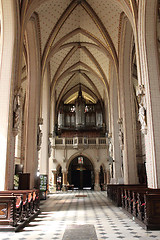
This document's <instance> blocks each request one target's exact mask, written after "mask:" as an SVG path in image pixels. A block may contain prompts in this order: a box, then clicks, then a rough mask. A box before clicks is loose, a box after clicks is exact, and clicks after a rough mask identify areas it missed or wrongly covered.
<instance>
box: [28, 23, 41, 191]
mask: <svg viewBox="0 0 160 240" xmlns="http://www.w3.org/2000/svg"><path fill="white" fill-rule="evenodd" d="M26 28H27V31H26V32H27V46H26V47H27V52H28V63H29V66H28V69H29V70H28V79H27V80H26V81H28V86H27V92H26V109H25V111H26V118H25V132H26V134H25V154H24V158H25V161H24V162H25V166H24V171H25V172H26V173H30V188H33V187H35V183H36V182H35V181H36V178H37V169H38V153H37V140H38V138H37V137H38V136H37V132H38V130H37V127H38V116H39V101H40V80H41V77H40V65H39V64H40V56H39V52H38V49H37V44H38V43H37V42H36V40H37V38H36V29H35V25H34V22H33V21H29V22H28V24H27V27H26Z"/></svg>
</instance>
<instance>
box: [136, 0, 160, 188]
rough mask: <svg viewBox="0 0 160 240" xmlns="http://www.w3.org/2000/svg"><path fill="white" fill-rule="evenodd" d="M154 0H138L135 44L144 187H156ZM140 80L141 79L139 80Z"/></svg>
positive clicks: (159, 125)
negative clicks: (143, 123) (142, 108)
mask: <svg viewBox="0 0 160 240" xmlns="http://www.w3.org/2000/svg"><path fill="white" fill-rule="evenodd" d="M157 4H158V1H157V0H146V1H145V3H143V1H142V2H141V1H140V4H139V7H140V9H139V11H140V12H139V28H138V31H139V45H140V46H141V52H140V59H141V63H142V64H141V73H142V79H140V80H139V84H140V85H141V84H143V85H144V88H145V98H146V118H147V132H146V134H145V148H146V170H147V181H148V187H150V188H160V134H159V129H160V121H159V119H160V111H159V109H160V91H159V87H160V85H159V83H160V68H159V60H158V48H157V44H158V43H157V34H156V31H157V30H156V26H157V23H156V21H157ZM140 81H141V82H140Z"/></svg>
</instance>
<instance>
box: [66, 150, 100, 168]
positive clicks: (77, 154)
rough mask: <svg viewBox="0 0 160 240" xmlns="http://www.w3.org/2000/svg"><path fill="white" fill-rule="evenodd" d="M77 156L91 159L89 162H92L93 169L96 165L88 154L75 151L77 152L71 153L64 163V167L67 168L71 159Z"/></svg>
mask: <svg viewBox="0 0 160 240" xmlns="http://www.w3.org/2000/svg"><path fill="white" fill-rule="evenodd" d="M78 156H84V157H86V158H88V159H89V160H90V161H91V163H92V165H93V167H94V169H95V167H96V166H95V162H94V159H93V158H92V157H91V156H90V155H89V154H87V153H82V152H77V153H75V154H73V155H72V156H71V157H70V158H69V159H68V161H67V164H66V169H68V167H69V165H70V163H71V162H72V160H73V159H74V158H76V157H78Z"/></svg>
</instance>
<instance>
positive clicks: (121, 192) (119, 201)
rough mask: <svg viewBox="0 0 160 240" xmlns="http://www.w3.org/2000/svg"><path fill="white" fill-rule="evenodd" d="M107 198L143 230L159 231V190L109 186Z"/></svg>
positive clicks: (139, 186)
mask: <svg viewBox="0 0 160 240" xmlns="http://www.w3.org/2000/svg"><path fill="white" fill-rule="evenodd" d="M107 196H108V197H109V198H110V199H111V200H112V201H113V202H114V203H115V204H116V206H118V207H122V209H123V210H124V211H125V212H126V213H127V214H128V215H129V216H130V217H132V218H133V219H134V220H135V221H137V222H138V223H139V224H140V225H141V226H143V227H144V228H145V229H151V230H160V189H151V188H147V187H146V186H144V185H111V184H110V185H108V186H107Z"/></svg>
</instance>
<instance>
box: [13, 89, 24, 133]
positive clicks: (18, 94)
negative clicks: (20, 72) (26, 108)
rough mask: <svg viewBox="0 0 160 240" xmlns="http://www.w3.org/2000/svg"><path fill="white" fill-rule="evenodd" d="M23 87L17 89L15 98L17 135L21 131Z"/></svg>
mask: <svg viewBox="0 0 160 240" xmlns="http://www.w3.org/2000/svg"><path fill="white" fill-rule="evenodd" d="M21 99H22V88H19V89H18V90H16V91H15V94H14V100H13V133H14V135H15V136H16V135H17V134H18V132H19V128H20V122H21V120H22V108H21Z"/></svg>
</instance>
